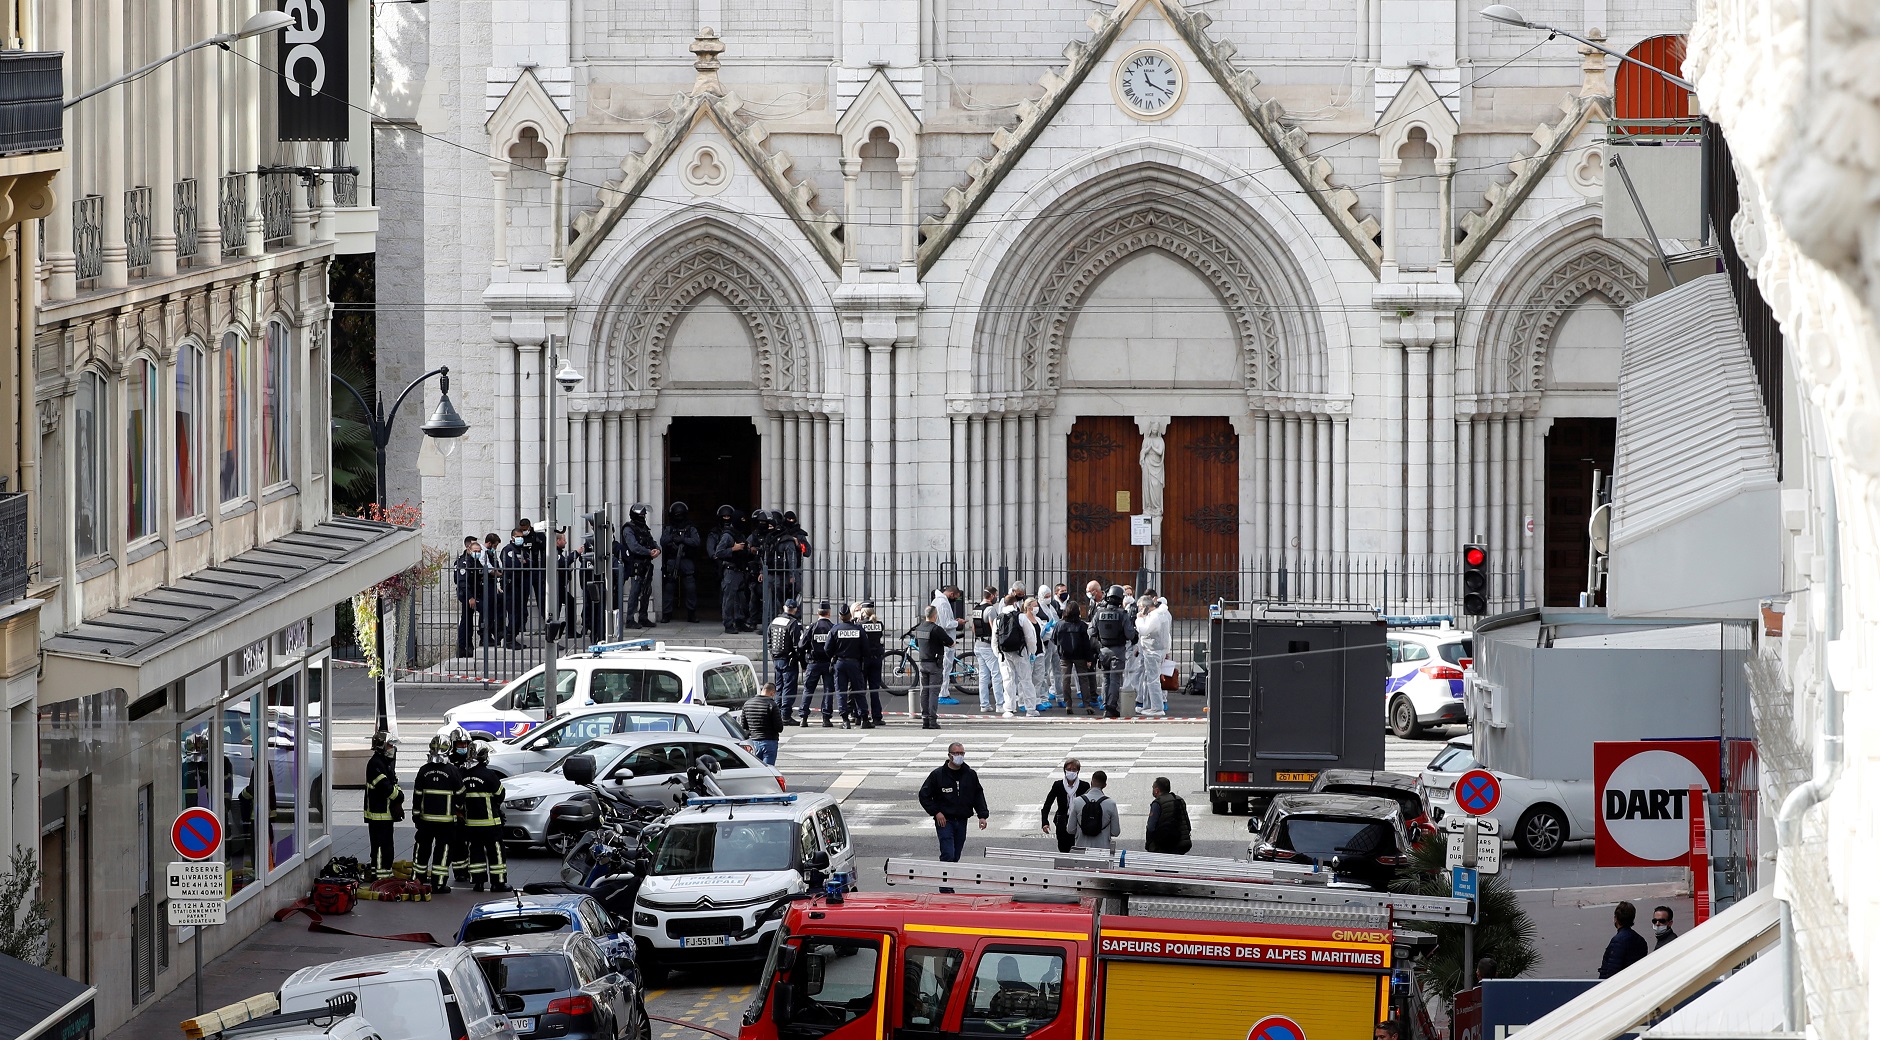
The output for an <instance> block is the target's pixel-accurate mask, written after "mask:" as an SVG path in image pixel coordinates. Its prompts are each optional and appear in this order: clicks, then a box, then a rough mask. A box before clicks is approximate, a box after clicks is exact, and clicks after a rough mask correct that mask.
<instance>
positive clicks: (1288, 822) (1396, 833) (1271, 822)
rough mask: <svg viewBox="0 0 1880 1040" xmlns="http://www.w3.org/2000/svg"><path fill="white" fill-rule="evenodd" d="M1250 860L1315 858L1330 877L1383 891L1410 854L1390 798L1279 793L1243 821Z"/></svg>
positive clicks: (1400, 819) (1400, 814) (1306, 860)
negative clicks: (1248, 836)
mask: <svg viewBox="0 0 1880 1040" xmlns="http://www.w3.org/2000/svg"><path fill="white" fill-rule="evenodd" d="M1247 830H1248V831H1250V832H1252V833H1253V834H1254V836H1255V837H1254V840H1253V841H1252V842H1251V843H1250V844H1249V845H1248V848H1247V851H1248V852H1249V853H1250V854H1251V855H1252V856H1253V858H1254V859H1264V860H1277V861H1280V862H1286V863H1320V864H1324V865H1326V866H1328V867H1331V868H1332V872H1333V875H1334V877H1336V878H1337V879H1338V880H1340V881H1349V882H1354V883H1357V884H1361V885H1364V886H1365V887H1367V888H1371V889H1375V890H1377V891H1380V892H1381V891H1383V890H1385V889H1386V888H1388V887H1390V882H1391V880H1392V879H1393V878H1395V877H1396V876H1397V870H1398V868H1399V867H1401V866H1403V865H1404V863H1405V862H1407V859H1408V857H1409V855H1410V845H1411V842H1410V833H1409V831H1408V829H1406V828H1405V826H1404V822H1403V812H1402V811H1401V810H1400V809H1398V807H1397V800H1396V799H1394V798H1367V797H1363V796H1360V795H1349V794H1284V795H1279V796H1277V797H1275V798H1274V799H1273V802H1272V804H1271V805H1268V806H1267V809H1266V815H1265V816H1264V817H1255V818H1254V819H1250V820H1248V821H1247Z"/></svg>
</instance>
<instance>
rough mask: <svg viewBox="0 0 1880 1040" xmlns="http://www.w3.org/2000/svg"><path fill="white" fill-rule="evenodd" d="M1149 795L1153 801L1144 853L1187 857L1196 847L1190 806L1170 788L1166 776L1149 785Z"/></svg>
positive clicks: (1143, 842)
mask: <svg viewBox="0 0 1880 1040" xmlns="http://www.w3.org/2000/svg"><path fill="white" fill-rule="evenodd" d="M1149 794H1150V796H1151V798H1152V799H1153V800H1152V801H1151V802H1150V803H1149V825H1148V826H1147V827H1145V828H1144V829H1143V837H1142V850H1143V851H1144V852H1166V853H1170V854H1172V855H1176V856H1182V855H1186V854H1187V852H1188V850H1189V849H1192V848H1194V847H1195V843H1194V838H1193V834H1192V827H1191V825H1190V824H1189V821H1188V803H1187V802H1185V801H1183V800H1182V796H1181V795H1178V794H1176V793H1175V792H1174V791H1173V790H1172V789H1171V785H1170V784H1169V782H1168V777H1166V776H1158V777H1156V778H1155V780H1153V781H1152V782H1151V783H1150V784H1149Z"/></svg>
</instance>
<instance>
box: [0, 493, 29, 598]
mask: <svg viewBox="0 0 1880 1040" xmlns="http://www.w3.org/2000/svg"><path fill="white" fill-rule="evenodd" d="M31 548H32V547H31V546H30V545H28V544H27V540H26V493H25V492H24V491H0V603H11V602H13V601H14V600H16V599H19V598H20V597H22V596H24V595H26V584H27V580H28V577H29V575H30V569H29V568H28V566H27V561H26V554H27V552H28V551H29V550H30V549H31Z"/></svg>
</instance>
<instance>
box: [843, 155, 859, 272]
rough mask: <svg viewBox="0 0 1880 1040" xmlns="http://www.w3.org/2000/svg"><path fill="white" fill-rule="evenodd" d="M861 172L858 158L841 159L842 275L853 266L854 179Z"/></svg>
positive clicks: (854, 263) (854, 264)
mask: <svg viewBox="0 0 1880 1040" xmlns="http://www.w3.org/2000/svg"><path fill="white" fill-rule="evenodd" d="M861 172H862V161H861V160H860V159H847V158H845V159H843V160H842V223H843V225H844V227H843V230H842V267H843V271H844V275H843V276H844V277H845V278H846V277H847V272H848V269H849V268H852V267H855V266H857V265H856V262H855V181H856V178H857V177H858V176H859V175H860V174H861Z"/></svg>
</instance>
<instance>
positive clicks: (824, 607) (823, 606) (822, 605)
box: [816, 599, 829, 617]
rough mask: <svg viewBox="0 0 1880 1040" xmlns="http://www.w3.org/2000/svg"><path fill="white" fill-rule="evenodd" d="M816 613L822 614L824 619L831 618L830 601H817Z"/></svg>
mask: <svg viewBox="0 0 1880 1040" xmlns="http://www.w3.org/2000/svg"><path fill="white" fill-rule="evenodd" d="M816 613H818V614H821V615H822V616H823V617H828V616H829V601H828V600H826V599H823V600H817V601H816Z"/></svg>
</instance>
